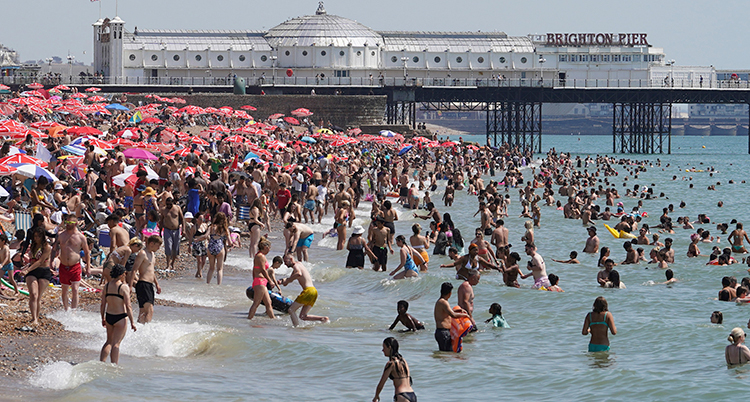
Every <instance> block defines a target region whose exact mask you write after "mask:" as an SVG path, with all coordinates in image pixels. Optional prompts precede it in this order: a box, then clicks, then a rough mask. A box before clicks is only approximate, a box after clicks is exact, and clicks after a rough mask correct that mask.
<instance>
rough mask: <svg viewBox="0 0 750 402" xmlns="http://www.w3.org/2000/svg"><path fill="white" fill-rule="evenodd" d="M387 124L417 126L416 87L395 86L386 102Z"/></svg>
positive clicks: (412, 127) (414, 127)
mask: <svg viewBox="0 0 750 402" xmlns="http://www.w3.org/2000/svg"><path fill="white" fill-rule="evenodd" d="M385 122H386V124H406V125H409V126H411V129H412V130H415V129H416V128H417V102H416V92H415V91H414V88H393V89H392V90H391V91H390V92H389V93H388V100H387V101H386V104H385Z"/></svg>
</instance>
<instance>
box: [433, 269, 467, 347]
mask: <svg viewBox="0 0 750 402" xmlns="http://www.w3.org/2000/svg"><path fill="white" fill-rule="evenodd" d="M452 292H453V284H451V283H450V282H443V284H442V285H441V286H440V298H439V299H438V300H437V302H436V303H435V311H434V315H435V341H437V344H438V349H440V351H441V352H452V351H453V345H452V343H451V319H453V318H471V317H469V315H468V314H466V311H465V310H463V309H462V310H460V311H459V312H456V311H453V309H452V308H451V304H450V303H449V302H448V299H450V297H451V293H452Z"/></svg>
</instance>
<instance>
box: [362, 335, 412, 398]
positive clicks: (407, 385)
mask: <svg viewBox="0 0 750 402" xmlns="http://www.w3.org/2000/svg"><path fill="white" fill-rule="evenodd" d="M383 355H385V357H387V358H388V363H386V364H385V368H384V369H383V375H382V376H380V382H378V386H377V388H375V397H374V398H372V402H378V401H380V391H382V390H383V386H384V385H385V382H386V381H387V380H388V379H389V378H390V379H391V380H392V381H393V388H395V395H394V396H393V401H394V402H417V394H415V393H414V389H412V387H411V383H412V380H411V374H410V372H409V364H408V363H406V360H404V358H403V357H402V356H401V354H399V353H398V340H396V338H393V337H390V338H385V340H384V341H383Z"/></svg>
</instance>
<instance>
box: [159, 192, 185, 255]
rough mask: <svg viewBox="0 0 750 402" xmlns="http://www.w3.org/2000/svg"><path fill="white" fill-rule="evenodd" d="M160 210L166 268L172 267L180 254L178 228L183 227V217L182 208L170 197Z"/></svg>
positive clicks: (179, 232)
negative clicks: (164, 206)
mask: <svg viewBox="0 0 750 402" xmlns="http://www.w3.org/2000/svg"><path fill="white" fill-rule="evenodd" d="M160 212H161V222H160V224H161V227H162V228H163V230H162V233H163V234H164V236H163V237H164V254H165V256H166V257H167V268H168V269H170V268H171V269H174V263H175V261H177V256H179V255H180V234H181V231H180V229H181V228H182V227H183V225H184V222H185V218H184V216H183V214H182V208H180V206H179V205H175V203H174V199H172V197H169V198H167V201H166V208H165V209H164V210H162V211H160Z"/></svg>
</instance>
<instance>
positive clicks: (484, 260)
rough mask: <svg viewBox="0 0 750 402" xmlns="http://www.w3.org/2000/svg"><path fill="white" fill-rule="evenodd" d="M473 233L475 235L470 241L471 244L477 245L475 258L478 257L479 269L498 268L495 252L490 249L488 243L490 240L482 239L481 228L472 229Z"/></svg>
mask: <svg viewBox="0 0 750 402" xmlns="http://www.w3.org/2000/svg"><path fill="white" fill-rule="evenodd" d="M474 235H475V237H474V240H472V241H471V244H476V246H477V258H478V259H479V263H480V266H481V269H490V268H493V269H498V268H497V260H496V259H495V254H494V253H493V252H492V249H491V247H492V246H491V245H490V242H488V241H487V240H485V239H484V233H483V232H482V228H477V229H476V230H475V231H474Z"/></svg>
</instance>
